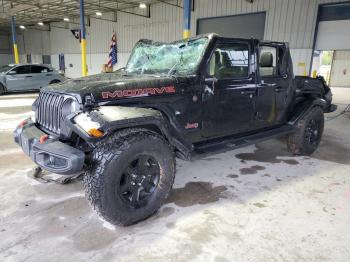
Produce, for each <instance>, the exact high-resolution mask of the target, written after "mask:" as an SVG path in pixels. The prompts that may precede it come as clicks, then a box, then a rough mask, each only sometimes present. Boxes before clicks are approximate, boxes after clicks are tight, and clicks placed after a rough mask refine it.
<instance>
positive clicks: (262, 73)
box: [255, 43, 293, 128]
mask: <svg viewBox="0 0 350 262" xmlns="http://www.w3.org/2000/svg"><path fill="white" fill-rule="evenodd" d="M288 58H289V52H287V49H286V47H285V46H284V44H278V43H276V44H274V43H262V44H261V45H260V47H259V58H258V64H259V79H258V86H257V88H258V92H257V96H256V98H255V103H256V119H257V120H256V122H255V124H256V125H257V127H258V128H265V127H273V126H277V125H281V124H284V123H285V121H286V110H287V107H288V105H289V100H290V98H291V97H290V96H291V94H290V90H291V89H292V81H293V80H292V79H293V73H292V71H291V72H289V71H288V66H287V65H288V63H289V62H290V61H289V59H288Z"/></svg>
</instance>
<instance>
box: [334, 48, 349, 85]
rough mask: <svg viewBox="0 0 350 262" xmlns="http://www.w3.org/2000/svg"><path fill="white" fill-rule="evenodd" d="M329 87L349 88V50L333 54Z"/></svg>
mask: <svg viewBox="0 0 350 262" xmlns="http://www.w3.org/2000/svg"><path fill="white" fill-rule="evenodd" d="M330 85H331V86H339V87H350V50H341V51H335V52H334V58H333V65H332V72H331V79H330Z"/></svg>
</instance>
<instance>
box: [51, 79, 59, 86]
mask: <svg viewBox="0 0 350 262" xmlns="http://www.w3.org/2000/svg"><path fill="white" fill-rule="evenodd" d="M58 83H61V81H60V80H58V79H54V80H52V81H51V82H50V84H49V85H54V84H58Z"/></svg>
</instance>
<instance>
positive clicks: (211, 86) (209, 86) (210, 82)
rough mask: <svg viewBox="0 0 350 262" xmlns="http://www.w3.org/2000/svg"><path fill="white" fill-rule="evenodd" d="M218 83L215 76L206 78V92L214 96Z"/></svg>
mask: <svg viewBox="0 0 350 262" xmlns="http://www.w3.org/2000/svg"><path fill="white" fill-rule="evenodd" d="M217 82H218V79H217V78H216V77H215V76H212V77H207V78H205V79H204V83H205V87H204V88H205V89H204V92H205V93H209V94H211V95H214V92H215V83H217Z"/></svg>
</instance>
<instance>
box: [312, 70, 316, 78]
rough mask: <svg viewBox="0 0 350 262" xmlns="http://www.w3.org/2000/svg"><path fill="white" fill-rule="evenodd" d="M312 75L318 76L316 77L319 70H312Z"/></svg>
mask: <svg viewBox="0 0 350 262" xmlns="http://www.w3.org/2000/svg"><path fill="white" fill-rule="evenodd" d="M312 77H313V78H316V77H317V71H316V70H314V71H313V72H312Z"/></svg>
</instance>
